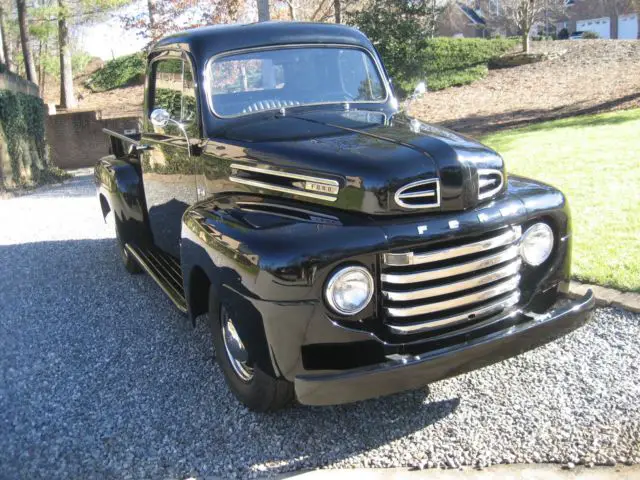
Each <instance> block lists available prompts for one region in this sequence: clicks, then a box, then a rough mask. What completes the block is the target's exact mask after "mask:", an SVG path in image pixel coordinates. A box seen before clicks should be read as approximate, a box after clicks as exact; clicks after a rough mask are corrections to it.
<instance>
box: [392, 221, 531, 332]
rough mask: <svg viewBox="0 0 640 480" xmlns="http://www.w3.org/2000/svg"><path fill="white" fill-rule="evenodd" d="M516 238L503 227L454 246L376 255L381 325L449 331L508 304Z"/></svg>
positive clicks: (512, 229)
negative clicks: (378, 270)
mask: <svg viewBox="0 0 640 480" xmlns="http://www.w3.org/2000/svg"><path fill="white" fill-rule="evenodd" d="M521 236H522V228H521V227H520V226H509V227H506V228H503V229H500V230H497V231H493V232H488V233H486V234H484V235H483V237H484V238H481V239H478V237H476V239H470V240H469V241H468V242H465V243H462V244H457V245H455V246H445V247H444V248H438V249H434V248H432V249H426V250H424V251H421V252H417V253H416V252H413V251H412V252H404V253H387V254H384V255H382V258H381V260H382V262H381V265H382V269H381V274H380V282H381V292H382V307H383V311H384V313H385V317H384V323H385V325H386V327H387V328H388V329H389V330H390V332H391V333H393V334H397V335H412V334H416V333H425V332H431V331H434V330H439V329H443V328H453V329H455V328H458V327H462V326H465V325H467V324H469V322H471V321H475V320H480V319H482V318H486V317H487V316H489V315H496V314H499V313H502V312H505V311H506V310H507V309H509V308H512V307H514V306H515V305H516V304H517V303H518V302H519V300H520V290H519V284H520V280H521V270H522V265H523V262H522V260H521V258H520V252H519V245H518V244H519V241H520V238H521Z"/></svg>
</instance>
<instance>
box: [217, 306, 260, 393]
mask: <svg viewBox="0 0 640 480" xmlns="http://www.w3.org/2000/svg"><path fill="white" fill-rule="evenodd" d="M222 340H223V342H224V349H225V351H226V353H227V358H228V359H229V363H231V367H232V368H233V371H234V372H236V375H238V377H239V378H240V379H241V380H242V381H243V382H249V381H251V379H252V378H253V367H251V366H249V364H248V360H249V355H248V353H247V350H246V349H245V348H244V344H243V343H242V340H240V335H238V331H237V330H236V327H235V325H234V324H233V320H231V317H230V316H229V314H228V313H227V311H226V309H224V308H223V309H222Z"/></svg>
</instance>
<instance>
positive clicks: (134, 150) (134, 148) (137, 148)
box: [129, 143, 153, 155]
mask: <svg viewBox="0 0 640 480" xmlns="http://www.w3.org/2000/svg"><path fill="white" fill-rule="evenodd" d="M149 150H153V147H152V146H151V145H145V144H138V145H136V144H133V143H132V144H131V145H129V155H137V154H139V153H142V152H147V151H149Z"/></svg>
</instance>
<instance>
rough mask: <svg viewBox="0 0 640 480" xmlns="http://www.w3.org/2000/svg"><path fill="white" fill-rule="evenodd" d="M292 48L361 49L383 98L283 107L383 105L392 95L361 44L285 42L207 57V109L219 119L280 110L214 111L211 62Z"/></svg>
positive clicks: (376, 60) (381, 71)
mask: <svg viewBox="0 0 640 480" xmlns="http://www.w3.org/2000/svg"><path fill="white" fill-rule="evenodd" d="M293 48H340V49H352V50H360V51H362V52H363V53H364V54H365V55H367V56H368V57H369V58H370V60H371V61H372V62H373V64H374V65H375V68H376V73H377V74H378V76H379V77H380V80H381V82H382V86H383V89H384V94H385V95H384V98H383V99H381V100H364V101H363V100H360V101H357V100H355V101H344V100H343V101H331V102H315V103H305V104H302V105H296V106H293V107H284V108H285V109H289V108H305V107H313V106H318V105H344V104H349V105H363V104H364V105H384V104H385V103H387V102H388V101H389V99H390V98H391V97H392V95H391V87H390V85H389V79H388V78H387V76H386V75H385V70H384V68H382V64H381V63H380V59H379V58H378V56H377V55H374V54H373V53H372V52H371V51H370V50H369V49H368V48H365V47H362V46H358V45H351V44H346V43H285V44H281V45H268V46H264V47H251V48H243V49H238V50H229V51H228V52H223V53H219V54H217V55H213V56H212V57H211V58H209V59H208V60H207V61H206V63H205V66H204V72H203V77H204V81H203V90H204V93H205V96H206V98H207V104H208V106H209V111H210V112H211V113H212V114H213V115H214V116H215V117H217V118H220V119H233V118H242V117H248V116H250V115H255V114H265V113H270V112H274V111H277V110H281V109H282V108H283V107H276V108H270V109H266V110H259V111H256V112H249V113H242V112H241V113H237V114H234V115H222V114H220V113H218V112H216V109H215V107H214V105H213V91H212V88H210V85H211V71H212V64H213V63H214V62H215V61H216V60H219V59H221V58H223V57H229V56H233V55H238V54H243V53H251V52H260V51H268V50H283V49H293Z"/></svg>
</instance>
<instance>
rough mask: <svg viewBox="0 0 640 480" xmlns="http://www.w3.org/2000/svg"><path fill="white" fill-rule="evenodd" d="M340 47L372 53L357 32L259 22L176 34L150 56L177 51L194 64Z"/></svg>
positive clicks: (337, 27) (325, 25) (342, 27)
mask: <svg viewBox="0 0 640 480" xmlns="http://www.w3.org/2000/svg"><path fill="white" fill-rule="evenodd" d="M313 43H318V44H343V45H345V44H346V45H354V46H360V47H364V48H367V49H369V50H371V49H372V47H371V43H370V42H369V40H368V39H367V37H366V36H365V35H364V34H363V33H362V32H360V31H359V30H357V29H355V28H352V27H347V26H345V25H337V24H333V23H308V22H260V23H250V24H236V25H215V26H210V27H201V28H195V29H192V30H185V31H184V32H180V33H176V34H174V35H170V36H168V37H165V38H163V39H161V40H159V41H158V42H157V43H156V44H155V45H154V46H153V47H152V49H151V55H153V53H155V52H158V51H159V50H167V49H172V48H175V49H180V50H185V51H187V52H190V53H191V54H193V55H194V57H195V58H196V59H197V60H202V57H207V58H209V57H211V56H213V55H218V54H220V53H224V52H228V51H232V50H240V49H246V48H255V47H266V46H271V45H291V44H313Z"/></svg>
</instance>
